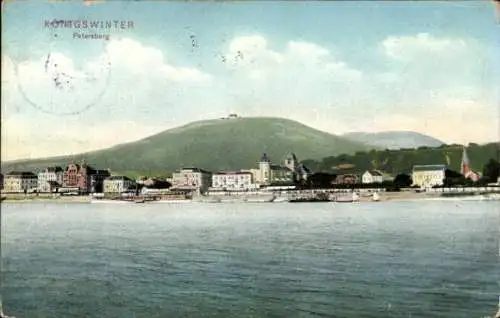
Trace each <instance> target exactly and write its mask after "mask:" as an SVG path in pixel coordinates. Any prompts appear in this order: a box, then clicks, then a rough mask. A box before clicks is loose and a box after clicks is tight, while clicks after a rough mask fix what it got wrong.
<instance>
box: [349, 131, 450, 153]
mask: <svg viewBox="0 0 500 318" xmlns="http://www.w3.org/2000/svg"><path fill="white" fill-rule="evenodd" d="M341 136H342V137H346V138H348V139H351V140H354V141H357V142H362V143H365V144H367V145H371V146H376V147H379V148H382V149H400V148H418V147H422V146H426V147H439V146H441V145H443V144H444V142H442V141H441V140H438V139H436V138H434V137H431V136H428V135H424V134H421V133H417V132H413V131H383V132H377V133H365V132H352V133H347V134H343V135H341Z"/></svg>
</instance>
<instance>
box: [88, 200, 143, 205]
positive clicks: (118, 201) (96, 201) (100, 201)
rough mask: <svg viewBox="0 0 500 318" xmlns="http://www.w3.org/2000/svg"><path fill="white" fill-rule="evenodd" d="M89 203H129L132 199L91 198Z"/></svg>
mask: <svg viewBox="0 0 500 318" xmlns="http://www.w3.org/2000/svg"><path fill="white" fill-rule="evenodd" d="M90 203H105V204H130V203H134V201H132V200H108V199H91V200H90Z"/></svg>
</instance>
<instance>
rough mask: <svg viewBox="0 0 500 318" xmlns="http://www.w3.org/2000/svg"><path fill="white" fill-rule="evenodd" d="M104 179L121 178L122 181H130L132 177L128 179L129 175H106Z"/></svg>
mask: <svg viewBox="0 0 500 318" xmlns="http://www.w3.org/2000/svg"><path fill="white" fill-rule="evenodd" d="M106 180H123V181H132V179H130V178H129V177H127V176H111V177H107V178H106Z"/></svg>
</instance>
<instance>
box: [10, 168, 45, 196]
mask: <svg viewBox="0 0 500 318" xmlns="http://www.w3.org/2000/svg"><path fill="white" fill-rule="evenodd" d="M37 186H38V177H37V176H36V174H34V173H32V172H25V171H12V172H9V173H7V174H6V175H5V176H4V179H3V192H6V193H9V192H17V193H22V192H33V191H34V190H36V188H37Z"/></svg>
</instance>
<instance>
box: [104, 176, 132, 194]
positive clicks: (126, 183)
mask: <svg viewBox="0 0 500 318" xmlns="http://www.w3.org/2000/svg"><path fill="white" fill-rule="evenodd" d="M135 187H136V183H135V181H134V180H132V179H130V178H128V177H126V176H111V177H107V178H106V179H104V181H103V192H104V193H124V192H129V191H135Z"/></svg>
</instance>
